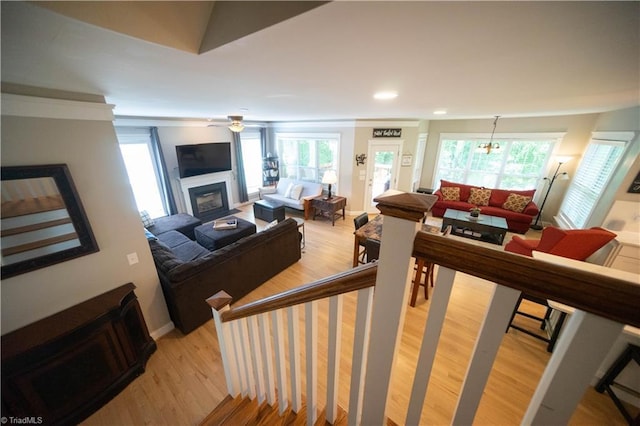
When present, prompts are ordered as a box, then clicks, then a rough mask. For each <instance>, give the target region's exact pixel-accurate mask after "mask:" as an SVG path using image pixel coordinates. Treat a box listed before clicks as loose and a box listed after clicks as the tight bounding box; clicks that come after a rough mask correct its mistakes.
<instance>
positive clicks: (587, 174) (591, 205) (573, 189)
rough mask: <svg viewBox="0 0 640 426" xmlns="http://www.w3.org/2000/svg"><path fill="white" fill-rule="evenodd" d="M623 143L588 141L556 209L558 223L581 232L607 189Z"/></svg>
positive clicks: (620, 156) (623, 145)
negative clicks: (558, 209) (585, 149)
mask: <svg viewBox="0 0 640 426" xmlns="http://www.w3.org/2000/svg"><path fill="white" fill-rule="evenodd" d="M624 148H625V142H622V141H608V140H595V139H593V140H591V142H590V143H589V146H588V147H587V151H586V152H585V154H584V157H583V158H582V161H581V162H580V166H578V169H577V171H576V175H575V176H574V178H573V180H572V181H571V184H570V185H569V188H568V189H567V193H566V195H565V197H564V200H563V201H562V205H561V206H560V213H559V221H560V222H561V223H562V224H563V225H565V226H567V227H569V228H574V229H580V228H584V227H585V226H586V224H587V222H588V220H589V218H590V217H591V214H592V213H593V210H594V209H595V207H596V206H597V204H598V201H599V199H600V197H601V196H602V194H603V191H604V190H605V188H606V187H607V185H608V183H609V181H610V179H611V176H612V174H613V172H614V171H615V169H616V167H617V166H618V163H619V162H620V159H621V158H622V154H623V152H624Z"/></svg>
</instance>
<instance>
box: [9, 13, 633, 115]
mask: <svg viewBox="0 0 640 426" xmlns="http://www.w3.org/2000/svg"><path fill="white" fill-rule="evenodd" d="M1 43H2V81H3V83H13V84H21V85H29V86H37V87H44V88H50V89H59V90H66V91H75V92H82V93H91V94H99V95H104V96H105V98H106V100H107V102H109V103H112V104H114V105H115V113H116V114H118V115H127V116H148V117H185V118H186V117H188V118H205V119H206V118H221V117H226V116H227V115H229V114H240V115H244V116H245V117H246V118H247V119H249V120H260V121H283V120H286V121H294V120H340V119H431V118H434V117H435V116H434V114H433V113H434V111H435V110H438V109H445V110H446V111H447V115H446V116H444V117H445V118H485V117H491V116H494V115H502V116H505V117H509V116H511V117H521V116H545V115H558V114H577V113H588V112H599V111H607V110H613V109H620V108H625V107H629V106H634V105H638V104H640V47H639V46H640V2H635V1H632V2H608V1H604V2H437V1H407V2H404V1H334V2H304V1H303V2H253V1H250V2H244V1H238V2H234V1H218V2H160V1H159V2H133V1H132V2H33V3H25V2H7V1H4V2H2V40H1ZM380 90H392V91H396V92H397V93H398V97H397V98H395V99H392V100H388V101H378V100H375V99H373V94H374V92H377V91H380Z"/></svg>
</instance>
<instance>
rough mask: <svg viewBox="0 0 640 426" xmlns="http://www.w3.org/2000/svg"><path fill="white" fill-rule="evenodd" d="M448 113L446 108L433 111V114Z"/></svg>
mask: <svg viewBox="0 0 640 426" xmlns="http://www.w3.org/2000/svg"><path fill="white" fill-rule="evenodd" d="M446 113H447V110H446V109H437V110H435V111H433V115H445V114H446Z"/></svg>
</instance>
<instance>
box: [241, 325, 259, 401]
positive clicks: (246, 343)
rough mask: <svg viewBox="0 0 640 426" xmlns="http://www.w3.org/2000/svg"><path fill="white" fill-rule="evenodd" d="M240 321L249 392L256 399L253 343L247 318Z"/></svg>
mask: <svg viewBox="0 0 640 426" xmlns="http://www.w3.org/2000/svg"><path fill="white" fill-rule="evenodd" d="M237 321H238V325H239V327H240V338H241V342H242V346H243V348H246V349H245V350H243V355H244V358H243V360H242V361H243V363H244V371H245V374H246V375H247V392H248V394H249V397H250V398H251V399H254V398H255V397H256V382H255V377H254V375H253V371H254V370H253V362H252V361H251V358H252V356H251V343H250V340H249V327H248V325H247V319H246V318H240V319H239V320H237Z"/></svg>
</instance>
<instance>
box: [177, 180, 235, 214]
mask: <svg viewBox="0 0 640 426" xmlns="http://www.w3.org/2000/svg"><path fill="white" fill-rule="evenodd" d="M231 179H232V174H231V172H218V173H209V174H206V175H198V176H190V177H187V178H183V179H180V189H182V196H183V199H184V200H185V203H184V204H185V207H186V209H187V213H189V214H190V215H193V209H192V208H191V203H190V202H189V188H195V187H198V186H203V185H210V184H212V183H220V182H224V184H225V186H226V188H227V198H228V202H229V208H233V207H235V204H234V202H233V192H232V191H231Z"/></svg>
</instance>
